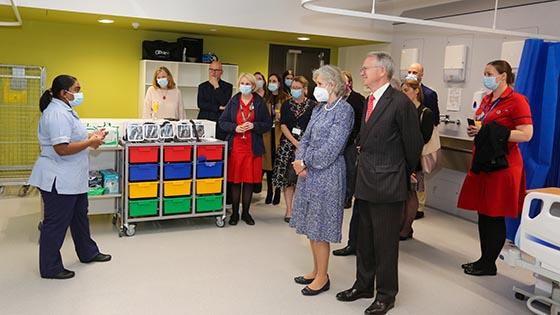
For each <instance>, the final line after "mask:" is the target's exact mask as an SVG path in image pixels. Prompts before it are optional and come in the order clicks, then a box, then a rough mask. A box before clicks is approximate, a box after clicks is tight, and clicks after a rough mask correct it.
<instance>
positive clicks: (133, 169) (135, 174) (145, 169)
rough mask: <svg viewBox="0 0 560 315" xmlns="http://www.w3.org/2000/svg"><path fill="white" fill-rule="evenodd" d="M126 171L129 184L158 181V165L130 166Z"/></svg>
mask: <svg viewBox="0 0 560 315" xmlns="http://www.w3.org/2000/svg"><path fill="white" fill-rule="evenodd" d="M128 170H129V175H128V180H129V181H131V182H141V181H153V180H158V175H159V164H130V165H129V168H128Z"/></svg>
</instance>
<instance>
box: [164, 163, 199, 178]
mask: <svg viewBox="0 0 560 315" xmlns="http://www.w3.org/2000/svg"><path fill="white" fill-rule="evenodd" d="M191 177H192V163H191V162H187V163H165V164H164V165H163V179H164V180H169V179H190V178H191Z"/></svg>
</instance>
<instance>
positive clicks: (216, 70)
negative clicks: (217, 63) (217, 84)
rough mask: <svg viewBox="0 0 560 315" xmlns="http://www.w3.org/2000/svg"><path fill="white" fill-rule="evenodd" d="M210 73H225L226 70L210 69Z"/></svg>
mask: <svg viewBox="0 0 560 315" xmlns="http://www.w3.org/2000/svg"><path fill="white" fill-rule="evenodd" d="M208 71H210V72H222V71H224V70H222V69H212V68H209V69H208Z"/></svg>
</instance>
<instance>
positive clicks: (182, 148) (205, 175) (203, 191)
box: [121, 139, 227, 236]
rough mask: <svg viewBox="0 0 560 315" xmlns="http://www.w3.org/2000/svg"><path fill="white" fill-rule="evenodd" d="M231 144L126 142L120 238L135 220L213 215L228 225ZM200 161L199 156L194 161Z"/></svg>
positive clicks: (131, 232)
mask: <svg viewBox="0 0 560 315" xmlns="http://www.w3.org/2000/svg"><path fill="white" fill-rule="evenodd" d="M226 152H227V142H224V141H217V140H212V139H203V141H202V142H192V143H189V142H180V143H173V142H164V143H126V144H125V145H124V161H123V163H124V166H123V168H122V169H123V172H124V173H125V174H123V179H124V181H125V183H124V185H123V200H124V202H123V209H122V215H121V217H122V221H121V222H122V224H121V232H122V233H121V235H122V234H125V235H127V236H132V235H134V234H135V233H136V226H135V224H134V223H136V222H144V221H157V220H166V219H173V218H189V217H201V216H214V217H215V218H216V225H217V226H218V227H223V226H224V225H225V185H226V174H227V154H226ZM195 157H196V158H195Z"/></svg>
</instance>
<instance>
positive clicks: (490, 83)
mask: <svg viewBox="0 0 560 315" xmlns="http://www.w3.org/2000/svg"><path fill="white" fill-rule="evenodd" d="M483 83H484V86H485V87H486V88H487V89H490V90H492V91H493V90H495V89H496V88H498V82H496V77H487V76H484V79H483Z"/></svg>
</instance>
